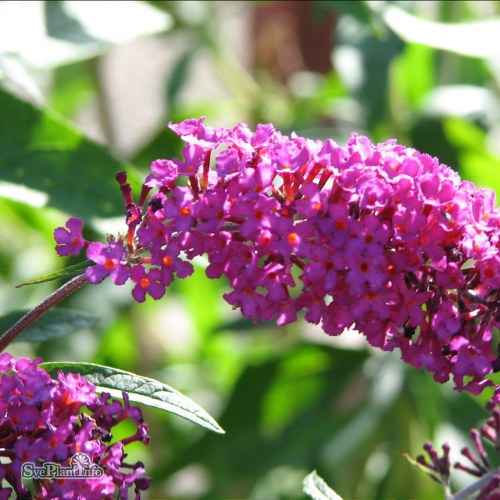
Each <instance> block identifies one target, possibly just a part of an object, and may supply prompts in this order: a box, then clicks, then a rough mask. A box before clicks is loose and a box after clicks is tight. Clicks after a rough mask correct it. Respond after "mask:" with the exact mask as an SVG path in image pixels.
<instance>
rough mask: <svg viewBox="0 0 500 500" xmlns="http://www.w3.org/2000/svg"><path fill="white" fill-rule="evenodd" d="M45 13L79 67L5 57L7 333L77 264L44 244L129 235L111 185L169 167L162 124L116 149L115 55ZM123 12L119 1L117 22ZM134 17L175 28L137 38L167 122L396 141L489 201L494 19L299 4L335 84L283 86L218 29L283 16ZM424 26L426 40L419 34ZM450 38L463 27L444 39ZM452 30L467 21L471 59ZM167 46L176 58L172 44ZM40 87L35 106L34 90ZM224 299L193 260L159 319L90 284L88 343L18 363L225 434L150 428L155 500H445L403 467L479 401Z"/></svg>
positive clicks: (158, 415) (207, 12)
mask: <svg viewBox="0 0 500 500" xmlns="http://www.w3.org/2000/svg"><path fill="white" fill-rule="evenodd" d="M2 3H4V4H5V3H9V2H2ZM38 3H39V4H41V5H42V7H43V8H42V9H41V10H40V12H41V14H43V19H44V23H45V28H46V32H47V37H48V38H51V39H52V40H59V41H65V42H67V43H68V44H69V45H68V46H69V47H70V48H71V50H70V51H68V52H67V53H66V56H65V57H63V58H59V59H57V60H56V61H55V62H54V60H51V62H50V63H46V64H42V63H41V64H40V66H39V67H38V68H34V67H33V65H30V64H28V63H27V62H26V60H25V59H23V55H22V54H19V53H16V52H15V51H14V52H12V51H8V50H2V44H1V43H0V83H1V86H2V89H1V90H0V195H1V197H0V210H1V213H2V217H1V218H0V234H1V235H2V237H1V238H0V299H1V300H0V314H2V315H7V314H9V313H12V312H13V311H17V310H21V309H25V308H27V307H29V306H33V305H34V304H35V303H37V301H39V300H41V299H42V298H43V297H44V296H46V295H47V294H48V293H50V292H51V291H52V290H53V289H54V287H55V286H56V285H55V284H54V283H44V284H40V285H37V286H31V287H23V288H21V289H17V290H14V289H13V287H14V285H16V284H17V283H19V282H21V281H24V280H27V279H30V278H33V277H36V276H38V275H42V274H46V273H49V272H52V271H55V270H57V269H61V268H63V267H64V266H66V265H69V264H75V263H76V261H75V260H71V259H61V258H59V257H57V256H56V254H55V252H54V250H53V247H54V242H53V239H52V231H53V228H54V227H56V226H58V225H62V224H63V223H64V221H65V219H66V218H67V217H68V216H77V217H81V218H83V219H84V220H85V222H86V228H87V233H86V235H87V237H88V238H89V239H91V238H94V239H102V238H103V237H104V234H105V232H106V231H108V230H110V229H109V228H113V229H112V230H115V231H116V230H120V229H121V230H123V227H124V226H123V221H122V220H121V219H118V220H117V219H116V218H117V217H122V212H123V209H122V203H123V202H122V200H121V197H120V193H119V189H118V185H117V184H116V181H115V180H114V174H115V173H116V172H117V171H118V170H122V169H127V171H128V173H129V177H130V178H131V180H132V183H133V184H134V185H135V186H138V185H140V179H141V176H142V175H143V174H144V173H145V172H146V171H147V168H148V166H149V164H150V162H151V161H152V160H154V159H156V158H168V157H172V156H175V155H177V154H178V149H179V143H178V141H177V140H176V139H175V138H174V137H173V134H170V133H169V132H168V131H167V130H166V128H165V127H164V126H162V127H161V128H157V129H155V130H154V131H153V133H152V134H151V136H150V137H149V138H148V139H147V140H146V141H143V142H144V144H143V145H142V146H141V147H139V148H136V150H134V151H133V152H132V153H129V154H123V153H122V154H120V152H119V151H116V149H117V148H116V147H114V144H113V140H112V139H113V130H114V129H115V128H116V126H117V124H116V123H114V122H113V116H112V113H111V112H110V98H111V96H112V95H113V92H114V89H113V88H111V89H110V88H109V87H108V88H106V87H105V85H103V82H102V78H101V76H102V75H101V73H100V70H99V69H100V65H102V64H103V61H104V59H105V58H106V56H107V54H108V53H109V52H110V51H112V50H116V49H117V48H119V47H117V44H118V45H119V42H116V43H115V44H113V43H112V42H110V41H109V40H108V41H103V40H100V39H98V38H96V37H95V36H92V35H91V34H89V33H88V32H87V31H86V29H85V26H83V25H82V24H81V23H80V22H79V20H78V18H75V17H73V16H72V15H71V14H70V13H69V11H68V10H67V9H66V3H65V2H58V1H50V2H38ZM129 3H133V2H114V4H115V5H116V7H115V8H116V10H117V23H118V21H119V19H120V15H123V16H126V15H127V14H126V12H121V9H122V8H124V7H125V5H124V4H129ZM141 3H142V4H144V5H147V6H148V7H150V8H151V9H153V10H154V11H155V14H156V15H157V16H164V19H165V21H168V22H166V23H165V26H166V28H165V29H159V30H158V29H156V30H151V31H154V33H151V32H150V31H148V30H149V28H148V26H146V25H145V26H144V30H143V32H142V33H140V34H139V35H140V36H143V37H149V38H153V39H154V40H155V42H156V43H161V44H164V45H165V46H167V47H170V46H172V47H173V48H172V50H175V51H176V52H175V54H173V55H174V57H173V61H174V63H173V64H172V65H171V66H169V68H168V71H167V72H166V75H165V78H164V81H163V82H161V83H162V86H163V99H164V102H165V106H166V112H165V116H164V117H163V122H164V123H165V124H166V123H167V122H168V121H169V120H172V121H178V120H182V119H185V118H189V117H197V116H200V115H205V116H206V117H207V122H209V123H213V124H216V125H219V124H220V125H225V126H232V125H234V124H235V122H237V121H246V122H247V123H249V124H250V125H252V126H254V125H255V124H257V123H259V122H268V121H272V122H273V123H274V124H275V125H276V127H277V128H280V129H281V130H284V131H285V132H291V131H296V132H297V133H299V134H303V135H307V136H310V137H321V138H323V137H332V138H334V139H335V140H337V141H338V142H343V141H344V140H345V139H346V138H347V136H348V134H349V132H350V131H358V132H360V133H365V134H367V135H369V136H370V137H371V138H372V139H373V140H374V141H384V140H387V139H389V138H392V137H395V138H397V139H398V141H399V142H400V143H403V144H406V145H408V146H414V147H416V148H417V149H419V150H421V151H423V152H427V153H430V154H433V155H436V156H438V157H439V158H440V159H441V161H442V162H444V163H447V164H449V165H450V166H452V167H453V168H456V169H457V170H458V171H459V172H460V173H461V175H462V176H463V177H464V178H467V179H470V180H472V181H473V182H475V183H477V184H478V185H480V186H484V187H492V188H495V189H497V191H498V190H500V175H499V172H500V156H499V148H498V140H497V139H496V138H498V134H499V130H500V129H499V125H500V113H499V111H500V99H499V88H500V66H498V60H496V59H495V57H493V55H492V54H493V52H492V50H491V47H492V45H493V46H495V44H496V47H500V43H499V42H500V35H497V38H496V40H495V39H492V38H491V36H490V35H489V31H488V29H487V24H488V23H489V22H493V23H495V22H496V23H499V24H500V12H499V10H500V8H499V4H498V2H492V1H491V2H465V1H464V2H462V1H459V2H446V1H442V2H441V1H434V2H375V3H373V2H362V1H354V2H353V1H347V2H342V1H313V2H308V3H310V6H311V9H312V11H313V16H316V19H318V22H320V21H321V19H323V18H324V17H325V16H327V15H333V16H334V17H335V19H336V21H335V23H334V27H335V29H334V30H333V31H332V37H331V40H332V45H331V51H332V57H333V60H334V63H335V64H334V68H335V69H333V70H332V71H330V72H329V73H326V74H317V73H314V74H313V73H311V72H309V73H307V72H303V74H300V75H294V76H296V77H297V78H295V79H290V80H289V81H288V82H286V83H283V82H282V81H279V80H278V79H276V78H274V77H273V75H272V73H271V72H270V71H269V68H267V69H266V68H260V69H258V70H248V69H245V67H244V65H243V64H241V63H240V62H239V61H238V59H237V57H236V56H235V54H234V52H233V51H232V44H231V40H228V39H226V38H224V36H223V33H222V31H221V30H220V29H219V25H220V23H221V22H222V21H223V20H224V18H225V15H226V9H228V8H229V7H234V6H235V5H237V4H245V14H244V15H245V16H252V15H253V14H254V11H255V10H256V9H261V8H266V7H268V6H269V4H273V3H274V4H276V3H278V4H287V3H288V4H289V3H293V2H255V3H252V2H169V1H155V2H141ZM228 5H229V7H228ZM282 8H283V7H282ZM422 20H424V21H426V22H428V23H435V24H426V25H424V27H423V28H422V26H420V25H419V24H415V23H418V22H419V21H422ZM495 20H496V21H495ZM15 21H16V20H15V19H12V22H15ZM446 23H459V24H458V25H457V26H456V31H455V32H453V33H450V32H449V31H447V30H446V26H445V24H446ZM464 23H473V24H471V26H472V28H473V29H474V30H475V31H473V33H474V37H473V38H474V46H473V47H472V48H471V44H470V41H471V38H470V33H469V32H467V33H468V34H466V33H465V32H463V31H461V29H463V28H464ZM474 23H477V24H474ZM414 26H420V29H418V30H416V31H415V30H414V29H413V28H414ZM425 26H426V27H427V28H425ZM497 28H498V26H497ZM113 29H114V28H113V24H111V25H110V26H109V30H110V31H111V32H112V31H113ZM497 33H500V28H498V29H497ZM139 35H137V36H139ZM179 37H180V38H181V40H182V43H176V44H173V43H172V41H174V40H179ZM3 41H4V42H5V41H6V40H3ZM0 42H2V34H0ZM249 50H250V49H249ZM474 51H475V52H474ZM471 52H472V53H471ZM47 55H50V54H44V56H47ZM197 57H203V58H205V60H206V61H207V62H208V64H209V66H210V67H211V68H212V69H213V71H214V72H215V74H216V76H217V77H218V78H219V80H220V82H221V84H222V85H223V87H224V88H225V90H226V96H225V97H223V98H221V97H220V96H214V97H211V96H208V97H204V98H199V99H198V98H196V96H193V95H191V94H190V95H188V96H186V92H185V89H186V88H187V86H188V84H192V82H193V80H197V79H198V80H199V85H203V78H204V77H203V75H193V68H194V62H195V60H196V58H197ZM47 59H48V60H50V58H47ZM299 77H300V78H302V80H300V79H299ZM304 79H305V80H304ZM40 81H42V82H43V85H42V88H43V90H41V91H39V92H38V91H34V89H35V90H36V89H37V88H39V87H38V85H39V83H40ZM300 81H307V85H299V84H297V82H300ZM190 82H191V83H190ZM40 97H41V99H40ZM124 99H127V96H124ZM40 102H41V103H42V104H40ZM33 103H35V104H36V105H33ZM89 103H91V104H95V105H96V106H97V107H98V109H99V117H100V120H101V123H100V126H101V128H102V129H103V130H104V137H105V139H106V140H107V144H105V145H99V144H96V143H95V142H93V141H91V140H89V139H87V138H86V137H85V136H84V135H83V134H82V133H81V132H79V131H78V129H77V128H76V126H75V125H73V124H72V122H73V120H74V119H75V117H76V116H78V113H80V112H81V110H82V109H85V106H88V105H89ZM130 120H131V121H133V120H134V117H133V116H131V117H130ZM106 140H105V142H106ZM136 194H137V191H136ZM225 290H226V285H225V283H224V282H222V281H213V280H209V279H208V278H206V277H205V276H204V272H203V263H202V262H200V263H198V264H197V269H196V272H195V275H194V276H193V277H192V278H191V279H189V280H178V281H177V282H175V283H174V285H173V286H172V287H171V289H170V290H169V291H168V292H167V294H166V296H165V297H164V298H163V299H162V300H161V301H159V302H157V303H155V302H154V301H148V302H146V303H145V304H141V305H138V304H135V303H134V302H133V300H132V298H131V296H130V293H129V292H130V289H129V288H127V286H124V287H114V286H113V285H110V284H109V283H104V284H102V285H101V286H99V287H93V286H90V285H89V286H87V287H85V288H84V289H82V290H81V291H79V292H78V293H77V294H76V295H75V296H74V297H72V298H70V299H69V300H68V301H67V303H66V304H64V306H65V307H70V308H73V309H78V310H81V311H82V312H84V313H91V314H92V315H93V316H95V317H97V318H99V322H98V323H97V324H96V325H95V324H94V323H93V321H90V322H89V323H87V324H86V325H85V326H86V328H84V329H83V330H80V331H79V332H78V333H75V334H73V335H71V336H69V337H58V338H55V339H53V340H49V341H46V342H40V343H35V344H28V343H22V342H20V343H18V344H16V345H15V346H13V347H12V352H14V353H15V354H16V355H29V356H35V355H40V356H43V357H44V359H46V360H47V361H59V360H72V361H91V362H94V363H100V364H108V365H110V366H113V367H116V368H119V369H123V370H127V371H132V372H135V373H139V374H141V375H144V376H148V377H152V378H156V379H158V380H160V381H162V382H164V383H166V384H169V385H170V386H172V387H175V388H176V389H178V390H180V391H182V392H183V393H184V394H186V395H188V396H189V397H191V398H192V399H193V400H195V401H196V402H198V403H199V404H200V405H201V406H203V407H204V408H205V409H206V410H208V411H209V412H210V413H211V414H212V415H213V416H214V417H215V418H216V419H217V421H218V422H219V423H220V424H221V426H222V427H223V428H224V429H225V431H226V434H225V435H220V434H213V433H210V432H208V431H206V430H205V429H202V428H198V427H196V426H195V425H194V424H192V423H190V422H185V421H183V420H181V419H179V418H178V417H176V416H174V415H168V414H166V413H163V412H160V411H154V410H150V409H145V410H144V413H145V415H146V418H147V421H148V422H149V423H150V430H151V438H152V439H151V444H150V446H149V447H148V449H143V447H140V446H138V447H136V448H132V449H131V458H132V460H133V459H140V460H143V461H144V462H145V464H146V467H147V470H148V473H149V474H150V475H151V476H152V477H153V479H154V481H153V486H152V489H151V493H150V495H151V497H152V498H168V497H170V498H171V497H192V496H195V497H199V498H252V499H262V498H289V497H293V498H301V497H302V496H304V494H303V493H302V486H301V485H302V480H303V478H304V477H305V476H306V475H307V474H308V473H309V472H310V471H311V470H313V469H316V470H317V471H318V473H319V474H320V475H321V476H322V477H323V478H324V479H325V480H326V481H327V483H328V484H329V485H330V486H332V487H333V488H334V489H335V491H337V493H339V494H340V495H342V496H343V497H344V498H409V497H411V498H426V499H432V498H442V493H441V492H440V490H439V488H438V487H437V486H436V485H434V484H433V483H432V482H431V480H430V479H428V478H427V477H425V476H424V475H422V474H421V473H420V472H419V471H417V470H416V469H415V468H413V467H412V466H411V465H410V464H409V463H408V462H407V461H406V460H405V459H404V458H403V453H405V452H407V453H409V454H411V455H413V456H415V455H416V454H418V453H420V450H421V445H422V443H423V442H424V441H425V440H426V439H434V440H435V441H436V444H440V442H441V440H442V439H445V438H446V439H448V440H449V441H451V442H452V443H458V445H457V447H458V448H460V446H461V445H463V444H464V443H465V442H466V436H465V435H466V433H467V431H468V429H469V428H470V427H471V426H473V425H476V424H477V423H478V422H480V421H481V419H483V418H484V416H485V412H484V411H483V409H482V407H481V405H480V404H478V403H479V402H478V401H477V400H474V399H473V398H471V397H469V396H467V395H463V394H456V393H454V392H453V391H452V389H451V387H450V386H443V387H441V386H438V385H437V384H436V383H434V382H433V380H432V377H431V376H430V375H429V374H427V373H422V372H418V371H416V370H413V369H410V368H407V367H405V366H403V364H402V362H401V361H400V359H399V355H398V353H388V354H383V353H379V352H374V351H373V350H371V349H368V347H367V346H366V344H365V343H364V342H363V341H362V340H361V338H360V336H359V335H358V334H357V333H354V332H350V333H345V334H344V335H343V336H342V339H341V340H340V341H339V340H338V339H332V338H329V337H327V336H326V334H324V333H321V332H320V331H318V330H317V329H314V328H311V326H310V325H306V324H305V323H302V322H298V323H297V324H295V325H289V326H287V327H285V328H278V327H276V326H275V325H273V324H260V325H253V324H251V323H248V322H246V321H243V320H242V319H241V318H240V317H239V315H238V314H236V313H235V312H233V311H231V310H230V307H229V306H228V305H227V304H226V303H225V302H224V301H223V299H222V294H223V293H224V291H225ZM342 340H343V341H342ZM483 399H484V398H483ZM123 432H124V433H126V432H127V430H126V429H124V430H123Z"/></svg>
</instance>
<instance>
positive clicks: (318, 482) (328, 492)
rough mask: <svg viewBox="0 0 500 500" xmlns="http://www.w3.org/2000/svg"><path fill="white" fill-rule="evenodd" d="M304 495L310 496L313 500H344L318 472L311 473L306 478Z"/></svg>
mask: <svg viewBox="0 0 500 500" xmlns="http://www.w3.org/2000/svg"><path fill="white" fill-rule="evenodd" d="M304 493H306V494H307V495H309V496H310V497H311V498H312V499H313V500H342V497H340V496H339V495H337V493H335V491H333V490H332V489H331V488H330V487H329V486H328V485H327V484H326V483H325V481H323V479H322V478H321V477H320V476H319V475H318V473H317V472H316V471H313V472H311V473H310V474H308V475H307V476H306V477H305V479H304Z"/></svg>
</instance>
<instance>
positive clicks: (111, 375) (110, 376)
mask: <svg viewBox="0 0 500 500" xmlns="http://www.w3.org/2000/svg"><path fill="white" fill-rule="evenodd" d="M41 366H42V367H43V368H44V369H45V370H47V371H48V372H49V373H50V374H51V375H52V376H55V375H56V373H57V372H58V371H59V370H62V371H63V372H65V373H79V374H80V375H82V376H83V377H85V378H86V379H87V380H88V381H89V382H92V383H93V384H94V385H95V386H96V388H97V390H98V391H99V392H109V393H110V394H111V395H112V396H113V397H121V396H122V392H126V393H127V394H128V395H129V398H130V400H131V401H134V402H136V403H142V404H145V405H147V406H152V407H154V408H159V409H161V410H165V411H167V412H169V413H174V414H175V415H179V416H180V417H183V418H185V419H187V420H190V421H191V422H194V423H195V424H198V425H201V426H202V427H205V428H207V429H209V430H211V431H214V432H218V433H221V434H223V433H224V430H223V429H222V428H221V427H220V426H219V424H218V423H217V422H216V421H215V420H214V419H213V418H212V417H211V416H210V415H209V414H208V413H207V412H206V411H205V410H204V409H203V408H201V407H200V406H199V405H198V404H196V403H195V402H194V401H192V400H191V399H189V398H188V397H187V396H184V395H183V394H181V393H180V392H178V391H176V390H175V389H173V388H172V387H170V386H168V385H166V384H163V383H162V382H158V381H157V380H154V379H151V378H147V377H141V376H140V375H136V374H135V373H130V372H126V371H123V370H118V369H116V368H110V367H109V366H101V365H96V364H94V363H73V362H49V363H42V364H41Z"/></svg>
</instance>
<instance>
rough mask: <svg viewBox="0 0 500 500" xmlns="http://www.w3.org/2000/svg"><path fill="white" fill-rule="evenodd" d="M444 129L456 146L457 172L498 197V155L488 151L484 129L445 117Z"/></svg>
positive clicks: (499, 196)
mask: <svg viewBox="0 0 500 500" xmlns="http://www.w3.org/2000/svg"><path fill="white" fill-rule="evenodd" d="M443 126H444V131H445V133H446V136H447V138H448V140H449V141H450V143H451V144H453V146H454V147H455V148H456V150H457V152H458V156H459V159H460V173H461V175H462V177H463V178H464V179H468V180H470V181H472V182H473V183H474V184H476V185H477V186H479V187H488V188H492V189H494V190H495V191H496V193H497V203H498V200H500V175H499V174H500V156H498V154H494V153H492V152H491V151H488V144H487V143H488V138H487V135H486V132H485V131H484V130H482V129H481V128H480V127H479V126H477V125H475V124H474V123H472V122H470V121H469V120H465V119H463V118H458V117H453V118H446V119H445V120H444V122H443Z"/></svg>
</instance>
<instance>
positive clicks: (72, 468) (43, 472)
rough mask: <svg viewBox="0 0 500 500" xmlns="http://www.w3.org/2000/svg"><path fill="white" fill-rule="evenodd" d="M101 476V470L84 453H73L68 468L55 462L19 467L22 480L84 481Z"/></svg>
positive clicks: (27, 463)
mask: <svg viewBox="0 0 500 500" xmlns="http://www.w3.org/2000/svg"><path fill="white" fill-rule="evenodd" d="M103 474H104V470H103V468H102V467H100V466H99V465H96V464H93V463H91V462H90V457H89V456H88V455H87V454H85V453H75V454H74V455H73V456H72V457H71V458H70V459H69V466H68V467H62V466H61V464H56V463H55V462H44V463H43V464H41V465H37V464H35V463H33V462H25V463H24V464H23V465H22V467H21V475H22V477H23V479H62V478H71V479H86V478H93V477H101V476H102V475H103Z"/></svg>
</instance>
